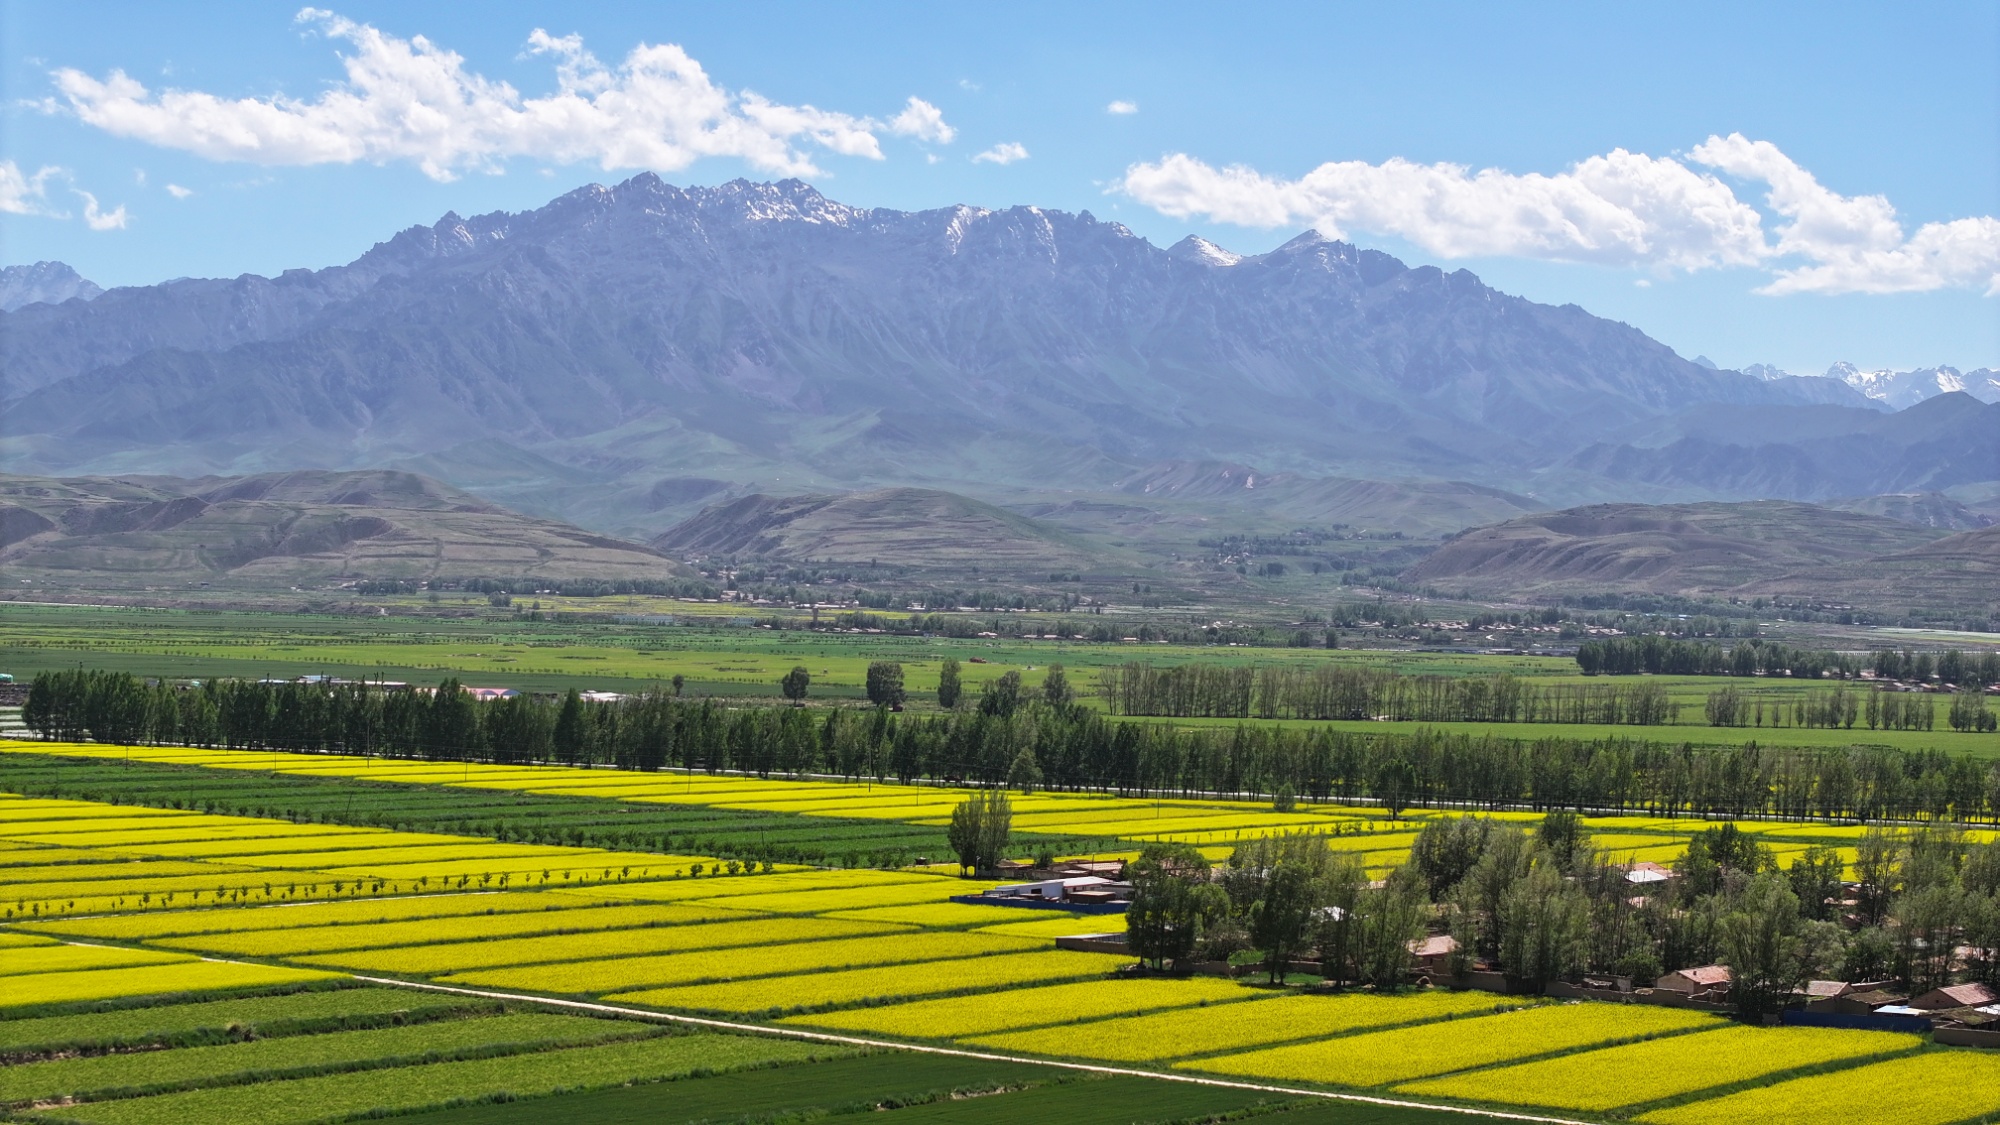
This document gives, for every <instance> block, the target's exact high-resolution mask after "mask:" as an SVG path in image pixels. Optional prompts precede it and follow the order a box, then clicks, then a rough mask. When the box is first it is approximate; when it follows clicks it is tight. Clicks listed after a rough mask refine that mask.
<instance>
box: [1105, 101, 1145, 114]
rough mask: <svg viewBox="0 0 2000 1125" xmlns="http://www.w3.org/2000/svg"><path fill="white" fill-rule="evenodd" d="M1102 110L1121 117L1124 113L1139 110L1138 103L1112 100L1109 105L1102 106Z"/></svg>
mask: <svg viewBox="0 0 2000 1125" xmlns="http://www.w3.org/2000/svg"><path fill="white" fill-rule="evenodd" d="M1104 112H1106V113H1115V114H1118V115H1119V116H1121V117H1122V116H1124V115H1126V114H1130V113H1137V112H1139V103H1138V102H1125V101H1118V102H1112V103H1111V104H1110V105H1108V106H1105V107H1104Z"/></svg>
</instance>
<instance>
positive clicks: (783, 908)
mask: <svg viewBox="0 0 2000 1125" xmlns="http://www.w3.org/2000/svg"><path fill="white" fill-rule="evenodd" d="M991 885H992V884H990V883H970V882H966V881H964V880H959V879H940V878H938V877H936V876H927V877H924V878H923V879H922V880H921V881H920V882H915V883H900V884H895V885H892V886H883V887H835V888H830V889H827V890H821V891H779V892H776V893H773V894H753V895H731V896H729V897H728V898H711V899H695V900H693V901H694V902H696V903H703V904H707V905H713V906H727V907H729V908H731V909H733V910H760V911H765V912H767V913H771V914H818V913H820V912H822V911H827V910H855V909H859V908H861V907H867V906H897V905H902V904H904V903H926V902H938V903H941V902H944V901H945V900H946V899H948V898H951V897H952V896H954V895H976V894H979V893H980V892H982V891H984V890H985V889H986V888H987V887H988V886H991Z"/></svg>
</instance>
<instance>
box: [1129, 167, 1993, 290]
mask: <svg viewBox="0 0 2000 1125" xmlns="http://www.w3.org/2000/svg"><path fill="white" fill-rule="evenodd" d="M1725 176H1726V177H1730V178H1733V179H1736V180H1739V181H1754V182H1757V183H1761V184H1763V185H1765V186H1766V188H1767V189H1768V191H1767V192H1766V193H1765V195H1764V199H1763V203H1764V206H1765V208H1766V209H1768V211H1769V213H1770V216H1769V217H1770V218H1771V220H1772V222H1773V229H1770V230H1767V229H1766V218H1767V216H1766V214H1765V212H1764V211H1760V210H1759V209H1758V208H1757V207H1756V206H1755V205H1753V204H1752V203H1749V202H1746V201H1744V200H1743V199H1740V198H1738V196H1737V194H1736V191H1735V189H1734V188H1733V187H1732V186H1731V185H1730V184H1729V183H1728V182H1726V181H1725V179H1724V177H1725ZM1113 190H1116V191H1122V192H1124V193H1125V194H1127V195H1129V196H1131V197H1132V198H1134V199H1136V200H1138V201H1139V202H1141V203H1144V204H1146V205H1147V206H1150V207H1152V208H1154V209H1156V210H1158V211H1160V212H1162V213H1164V214H1168V215H1172V216H1174V217H1176V218H1193V217H1201V218H1205V219H1208V220H1210V221H1214V222H1223V223H1234V224H1238V225H1243V226H1254V227H1279V226H1288V225H1297V224H1310V225H1313V226H1316V227H1318V228H1319V230H1320V231H1321V232H1322V233H1324V234H1327V235H1330V236H1333V237H1343V236H1345V235H1346V234H1348V233H1349V232H1354V231H1365V232H1368V233H1372V234H1382V235H1393V236H1396V237H1399V238H1404V239H1407V240H1409V241H1410V242H1412V243H1414V244H1415V245H1417V246H1420V247H1422V248H1423V249H1424V250H1426V251H1429V252H1430V253H1433V254H1436V255H1438V256H1439V257H1443V258H1467V257H1488V256H1492V257H1524V258H1539V259H1546V260H1552V261H1564V262H1587V263H1595V264H1599V265H1608V266H1628V267H1643V268H1648V269H1652V270H1654V271H1656V272H1660V273H1670V272H1673V271H1693V270H1701V269H1714V268H1718V267H1724V266H1752V267H1759V268H1764V269H1768V270H1770V271H1771V272H1772V275H1773V279H1772V281H1771V283H1770V284H1768V285H1766V286H1765V287H1764V288H1763V290H1762V291H1763V292H1767V293H1796V292H1819V293H1849V292H1870V293H1886V292H1902V291H1915V290H1928V289H1941V288H1948V287H1967V286H1970V287H1978V288H1981V289H1984V290H1986V291H1987V292H1989V293H2000V221H1996V220H1995V219H1993V218H1976V219H1960V220H1956V221H1954V222H1949V223H1929V224H1926V225H1924V226H1923V227H1920V228H1919V229H1918V230H1917V232H1916V233H1915V234H1914V235H1907V236H1906V235H1905V233H1904V230H1903V226H1902V224H1901V223H1900V222H1899V221H1898V219H1897V217H1896V211H1895V208H1894V207H1892V206H1890V204H1889V201H1888V200H1886V199H1883V198H1882V197H1880V196H1856V197H1849V196H1842V195H1839V194H1837V193H1835V192H1832V191H1829V190H1827V189H1826V188H1825V187H1822V186H1821V185H1820V184H1819V182H1818V181H1817V180H1816V179H1814V178H1813V176H1812V174H1811V173H1809V172H1807V171H1806V170H1805V169H1803V168H1800V167H1799V166H1798V164H1797V163H1795V162H1794V161H1792V160H1791V159H1790V158H1788V157H1786V156H1785V155H1784V153H1782V152H1780V151H1779V150H1778V148H1777V147H1776V146H1775V145H1772V144H1770V143H1769V142H1766V141H1751V140H1747V139H1746V138H1744V137H1743V136H1741V135H1740V134H1732V135H1730V136H1728V137H1710V138H1709V139H1708V140H1707V141H1706V142H1705V143H1703V144H1701V145H1699V146H1697V147H1696V148H1695V149H1694V150H1693V151H1692V152H1690V153H1689V154H1688V155H1687V157H1686V158H1685V159H1676V158H1673V157H1654V156H1647V155H1645V154H1642V153H1632V152H1626V151H1625V150H1623V149H1614V150H1613V151H1612V152H1610V153H1608V154H1606V155H1603V156H1593V157H1590V158H1589V159H1587V160H1583V161H1581V162H1579V163H1577V164H1576V165H1574V166H1573V167H1571V168H1569V169H1567V170H1566V171H1563V172H1559V173H1556V174H1554V175H1543V174H1540V173H1527V174H1515V173H1510V172H1505V171H1501V170H1499V169H1494V168H1486V169H1480V170H1477V171H1474V170H1472V169H1469V168H1466V167H1464V166H1463V165H1457V164H1417V163H1413V162H1411V161H1407V160H1402V159H1390V160H1387V161H1384V162H1382V163H1380V164H1370V163H1366V162H1363V161H1340V162H1333V163H1327V164H1322V165H1320V166H1319V167H1317V168H1315V169H1313V170H1312V171H1310V172H1308V173H1306V174H1305V175H1304V176H1301V177H1299V178H1298V179H1295V180H1288V179H1283V178H1281V177H1274V176H1267V175H1264V174H1263V173H1260V172H1258V171H1256V170H1254V169H1251V168H1246V167H1243V166H1240V165H1235V166H1229V167H1222V168H1217V167H1214V166H1212V165H1209V164H1207V163H1205V162H1203V161H1201V160H1198V159H1196V158H1194V157H1192V156H1188V155H1185V154H1173V155H1169V156H1166V157H1164V158H1162V159H1161V160H1159V161H1157V162H1154V163H1141V164H1134V165H1132V166H1131V167H1130V168H1128V169H1126V171H1125V175H1124V176H1123V177H1122V178H1121V179H1120V180H1119V181H1118V182H1117V184H1115V185H1114V188H1113Z"/></svg>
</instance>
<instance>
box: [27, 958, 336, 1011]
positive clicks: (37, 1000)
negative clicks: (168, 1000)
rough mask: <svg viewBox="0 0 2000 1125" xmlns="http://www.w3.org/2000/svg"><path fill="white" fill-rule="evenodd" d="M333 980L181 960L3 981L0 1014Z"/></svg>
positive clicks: (269, 968) (274, 968) (294, 971)
mask: <svg viewBox="0 0 2000 1125" xmlns="http://www.w3.org/2000/svg"><path fill="white" fill-rule="evenodd" d="M10 956H11V954H10ZM339 975H340V974H338V973H322V972H314V971H311V970H308V969H287V968H283V967H280V966H277V965H237V964H231V963H229V962H227V961H199V960H196V959H195V958H192V957H182V958H177V959H175V960H174V961H173V962H172V963H170V964H162V965H137V966H131V967H127V968H116V969H85V970H81V971H77V972H67V973H37V974H33V975H30V976H22V977H11V978H8V980H7V984H6V987H5V988H0V1008H27V1007H33V1006H35V1005H38V1004H71V1003H80V1002H83V1001H92V1000H116V999H124V998H127V997H135V996H154V995H162V994H166V993H180V992H195V993H199V992H213V991H217V990H220V989H234V988H263V987H267V986H272V985H284V984H297V983H301V982H305V981H315V980H331V979H334V978H336V977H338V976H339Z"/></svg>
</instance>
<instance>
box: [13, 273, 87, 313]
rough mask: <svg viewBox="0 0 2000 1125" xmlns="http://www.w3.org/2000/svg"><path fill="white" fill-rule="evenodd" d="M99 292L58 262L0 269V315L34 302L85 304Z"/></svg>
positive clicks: (80, 276)
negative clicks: (80, 301) (76, 300)
mask: <svg viewBox="0 0 2000 1125" xmlns="http://www.w3.org/2000/svg"><path fill="white" fill-rule="evenodd" d="M102 292H104V290H103V289H101V288H99V287H98V286H97V283H96V282H93V281H88V280H85V279H84V278H83V276H82V275H80V274H78V273H77V272H76V271H75V270H73V269H71V268H70V267H69V266H67V265H64V264H63V263H61V262H36V263H35V264H34V265H32V266H0V312H13V311H14V310H15V309H18V308H20V307H21V306H23V305H32V304H35V303H37V302H42V303H46V304H51V305H59V304H61V303H62V302H64V301H67V300H69V299H70V298H71V297H81V298H83V299H84V300H86V301H88V300H90V299H91V298H92V297H95V296H97V295H98V294H100V293H102Z"/></svg>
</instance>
